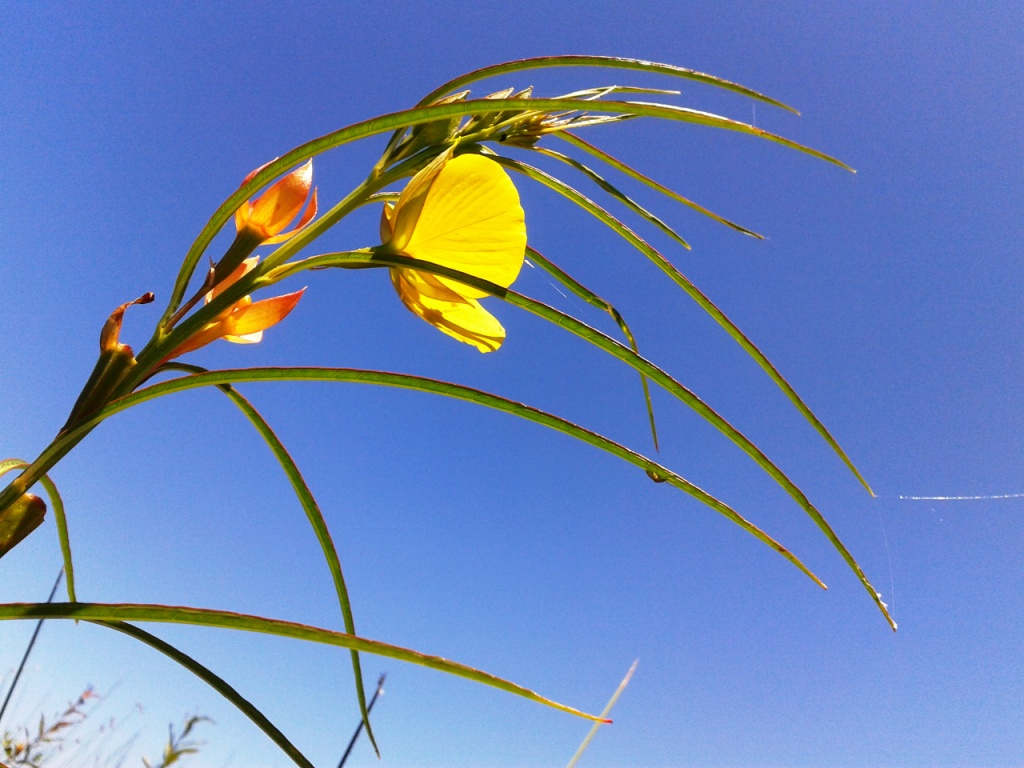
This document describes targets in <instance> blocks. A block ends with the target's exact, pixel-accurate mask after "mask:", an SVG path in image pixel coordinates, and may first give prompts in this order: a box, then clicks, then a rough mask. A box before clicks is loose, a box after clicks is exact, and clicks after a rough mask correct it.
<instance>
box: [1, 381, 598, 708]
mask: <svg viewBox="0 0 1024 768" xmlns="http://www.w3.org/2000/svg"><path fill="white" fill-rule="evenodd" d="M198 375H200V376H205V375H207V374H198ZM157 386H159V385H157ZM5 619H77V620H80V621H94V622H118V621H120V622H124V621H145V622H156V623H167V624H191V625H195V626H201V627H214V628H218V629H234V630H242V631H245V632H258V633H262V634H267V635H276V636H278V637H290V638H293V639H295V640H306V641H308V642H313V643H323V644H325V645H333V646H337V647H339V648H348V649H350V650H355V651H360V652H362V653H372V654H375V655H377V656H384V657H387V658H390V659H396V660H398V661H404V662H408V663H410V664H417V665H419V666H421V667H427V668H428V669H436V670H438V671H440V672H445V673H447V674H450V675H455V676H457V677H463V678H466V679H467V680H472V681H474V682H477V683H482V684H483V685H488V686H490V687H492V688H497V689H498V690H500V691H505V692H506V693H512V694H515V695H517V696H521V697H523V698H524V699H528V700H530V701H533V702H536V703H538V704H543V705H545V706H548V707H551V708H553V709H557V710H559V711H560V712H566V713H567V714H570V715H576V716H577V717H582V718H585V719H587V720H597V719H598V718H597V716H596V715H588V714H587V713H586V712H581V711H580V710H578V709H573V708H572V707H568V706H566V705H564V704H559V703H558V702H556V701H552V700H551V699H548V698H545V697H544V696H541V695H540V694H538V693H535V692H534V691H531V690H529V689H528V688H524V687H523V686H521V685H517V684H515V683H513V682H511V681H509V680H504V679H502V678H500V677H497V676H496V675H492V674H490V673H488V672H484V671H482V670H479V669H474V668H473V667H469V666H466V665H465V664H459V663H458V662H455V661H450V660H449V659H444V658H441V657H440V656H431V655H429V654H425V653H420V652H419V651H414V650H411V649H409V648H402V647H400V646H397V645H391V644H389V643H382V642H380V641H378V640H368V639H366V638H363V637H357V636H355V635H350V634H347V633H345V632H335V631H333V630H330V629H321V628H320V627H311V626H309V625H307V624H298V623H296V622H292V621H282V620H280V619H269V618H266V617H264V616H252V615H250V614H245V613H234V612H232V611H217V610H212V609H209V608H192V607H189V606H177V605H148V604H138V603H81V602H79V603H4V604H0V620H5Z"/></svg>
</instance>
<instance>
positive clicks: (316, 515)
mask: <svg viewBox="0 0 1024 768" xmlns="http://www.w3.org/2000/svg"><path fill="white" fill-rule="evenodd" d="M163 369H164V370H180V371H185V372H187V373H205V372H206V369H205V368H201V367H200V366H198V365H188V364H187V363H170V364H167V365H165V366H163ZM218 389H219V390H221V391H222V392H223V393H224V394H225V395H227V396H228V398H229V399H230V400H231V401H232V402H233V403H234V404H235V405H236V406H238V409H239V410H240V411H241V412H242V413H243V414H244V415H245V417H246V418H247V419H249V421H250V422H251V423H252V425H253V426H254V427H255V428H256V431H257V432H259V433H260V437H262V438H263V440H264V441H265V442H266V444H267V446H268V447H269V448H270V451H271V453H273V454H274V458H275V459H277V461H278V463H279V464H280V465H281V469H282V470H284V473H285V475H286V476H287V478H288V482H289V483H291V486H292V490H293V491H294V492H295V496H296V497H297V498H298V500H299V504H301V505H302V510H303V511H304V512H305V513H306V517H307V518H308V520H309V524H310V525H311V526H312V528H313V532H314V533H315V534H316V538H317V541H318V542H319V543H320V549H321V550H322V551H323V554H324V559H325V560H326V561H327V567H328V568H329V569H330V571H331V578H332V579H333V581H334V591H335V592H336V593H337V596H338V605H339V607H340V608H341V615H342V619H343V620H344V622H345V631H346V632H348V633H349V634H350V635H354V634H356V624H355V619H354V618H353V616H352V603H351V602H350V600H349V596H348V587H347V586H345V576H344V575H343V573H342V570H341V560H340V559H339V557H338V550H337V549H336V548H335V546H334V540H333V539H332V538H331V532H330V530H329V529H328V527H327V521H326V520H324V516H323V513H322V512H321V511H320V505H319V504H317V502H316V498H315V497H314V496H313V492H312V491H311V490H310V489H309V486H308V485H307V484H306V480H305V478H304V477H303V476H302V473H301V472H300V471H299V467H298V465H297V464H296V463H295V460H294V459H292V457H291V454H289V453H288V450H287V449H286V448H285V447H284V444H283V443H282V442H281V440H280V439H279V438H278V436H277V434H276V433H275V432H274V430H273V429H272V428H271V427H270V425H269V424H268V423H267V421H266V419H264V418H263V416H262V415H261V414H260V412H259V411H257V410H256V409H255V408H254V407H253V405H252V403H250V402H249V401H248V399H246V398H245V396H244V395H242V393H240V392H239V391H238V390H236V389H235V388H234V387H232V386H231V385H229V384H223V385H221V386H219V387H218ZM351 653H352V672H353V675H354V676H355V686H356V697H357V699H358V702H359V712H360V714H361V716H362V718H363V721H364V722H365V723H366V735H367V737H368V738H369V739H370V743H371V744H372V745H373V749H374V751H375V752H377V756H378V757H380V750H379V749H378V748H377V740H376V739H375V738H374V735H373V730H372V729H371V728H370V725H369V722H368V721H369V719H370V713H369V710H368V708H367V705H366V692H365V690H364V688H363V671H362V667H361V665H360V664H359V654H358V653H357V652H356V651H352V652H351Z"/></svg>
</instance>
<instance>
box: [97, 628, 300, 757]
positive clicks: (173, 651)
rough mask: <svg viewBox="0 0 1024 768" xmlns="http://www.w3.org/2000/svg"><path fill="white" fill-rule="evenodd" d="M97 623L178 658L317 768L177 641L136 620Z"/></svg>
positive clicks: (288, 752)
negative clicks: (172, 642)
mask: <svg viewBox="0 0 1024 768" xmlns="http://www.w3.org/2000/svg"><path fill="white" fill-rule="evenodd" d="M93 623H94V624H98V625H99V626H101V627H108V628H109V629H113V630H116V631H117V632H121V633H122V634H125V635H128V636H129V637H131V638H134V639H135V640H138V641H139V642H141V643H145V644H146V645H148V646H149V647H151V648H155V649H156V650H158V651H160V653H162V654H164V655H165V656H167V657H168V658H170V659H173V660H174V661H176V662H178V664H180V665H181V666H183V667H184V668H185V669H187V670H188V671H189V672H191V673H192V674H193V675H195V676H196V677H198V678H199V679H200V680H202V681H203V682H204V683H206V684H207V685H209V686H210V687H211V688H213V689H214V690H215V691H217V693H219V694H220V695H221V696H223V697H224V698H225V699H227V700H228V701H230V702H231V703H232V704H234V705H235V707H236V708H237V709H238V710H239V711H240V712H241V713H242V714H243V715H245V716H246V717H248V718H249V719H250V720H251V721H252V722H253V723H255V724H256V727H257V728H259V729H260V730H261V731H263V732H264V733H265V734H266V735H267V736H269V737H270V739H271V741H273V742H274V743H275V744H277V746H278V747H280V749H281V751H282V752H284V753H285V754H286V755H288V757H289V758H291V760H292V762H293V763H295V764H296V765H298V766H300V767H301V768H314V766H313V764H312V763H311V762H310V761H309V760H308V759H307V758H306V756H305V755H303V754H302V752H300V751H299V750H298V748H297V747H296V746H295V745H294V744H292V743H291V742H290V741H289V740H288V737H287V736H285V735H284V734H283V733H281V731H280V730H279V729H278V728H277V726H275V725H274V724H273V723H272V722H270V720H269V719H268V718H267V716H266V715H264V714H263V713H262V712H261V711H260V710H259V709H257V708H256V706H255V705H253V704H252V703H250V702H249V701H248V700H247V699H246V698H245V697H244V696H242V694H240V693H239V692H238V691H236V690H235V689H234V688H233V687H232V686H231V685H229V684H228V683H227V682H226V681H225V680H224V679H223V678H221V677H219V676H218V675H217V674H215V673H214V672H212V671H211V670H210V669H208V668H207V667H204V666H203V665H202V664H200V663H199V662H198V661H196V660H195V659H193V658H192V657H191V656H189V655H188V654H186V653H184V652H182V651H179V650H178V649H177V648H175V647H174V646H173V645H170V644H169V643H166V642H164V641H163V640H161V639H160V638H159V637H155V636H154V635H151V634H149V632H146V631H145V630H144V629H139V627H136V626H134V625H132V624H126V623H125V622H123V621H93Z"/></svg>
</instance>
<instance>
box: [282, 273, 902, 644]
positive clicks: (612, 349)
mask: <svg viewBox="0 0 1024 768" xmlns="http://www.w3.org/2000/svg"><path fill="white" fill-rule="evenodd" d="M373 262H376V263H378V264H380V265H387V266H400V267H411V268H414V269H419V270H423V271H425V272H431V273H433V274H437V275H441V276H442V277H448V278H451V279H454V280H459V281H460V282H463V283H466V284H467V285H470V286H473V287H474V288H477V289H479V290H481V291H485V292H487V293H488V294H490V295H492V296H495V297H497V298H499V299H502V300H503V301H507V302H508V303H510V304H513V305H515V306H518V307H521V308H522V309H525V310H527V311H528V312H531V313H533V314H535V315H537V316H538V317H543V318H544V319H546V320H549V321H550V322H552V323H555V324H556V325H559V326H561V327H563V328H565V329H566V330H567V331H569V332H570V333H573V334H575V335H576V336H579V337H580V338H581V339H584V340H586V341H589V342H590V343H591V344H594V345H595V346H597V347H599V348H601V349H603V350H604V351H606V352H608V353H609V354H611V355H614V356H615V357H617V358H619V359H620V360H621V361H622V362H624V363H626V364H627V365H629V366H630V367H632V368H633V369H635V370H636V371H638V372H639V373H640V374H641V375H642V376H645V377H647V378H649V379H651V380H652V381H654V382H655V383H657V384H658V385H659V386H661V387H662V388H663V389H665V390H666V391H667V392H669V393H670V394H672V395H673V396H675V397H677V398H678V399H679V400H681V401H682V402H684V403H686V404H687V405H688V406H689V407H690V408H692V409H693V410H694V411H696V412H697V413H698V414H700V415H701V416H702V417H703V418H704V419H706V420H707V421H708V422H709V423H710V424H712V425H713V426H714V427H715V428H716V429H718V430H719V431H720V432H722V434H724V435H725V436H726V437H728V438H729V439H730V440H732V441H733V442H734V443H736V445H738V446H739V447H740V448H741V449H743V451H744V452H745V453H746V454H747V455H748V456H750V457H751V458H752V459H753V460H754V461H756V462H757V464H758V465H759V466H760V467H761V468H762V469H763V470H764V471H765V472H766V473H767V474H768V475H769V476H770V477H772V478H773V479H774V480H775V481H776V482H777V483H778V484H779V486H780V487H782V488H783V490H785V491H786V493H787V494H789V496H790V497H791V498H792V499H793V500H794V501H796V502H797V504H799V505H800V507H801V508H802V509H803V510H804V511H805V512H806V513H807V515H808V516H809V517H810V518H811V519H812V520H813V521H814V523H815V525H817V526H818V528H819V529H820V530H821V531H822V533H824V534H825V537H826V538H827V539H828V540H829V542H831V544H832V546H833V547H834V548H835V549H836V551H837V552H839V554H840V556H841V557H842V558H843V560H844V561H845V562H846V564H847V565H848V566H849V568H850V569H851V570H852V571H853V573H854V575H855V576H856V577H857V579H858V580H859V581H860V582H861V585H862V586H863V587H864V588H865V589H866V590H867V592H868V594H869V595H870V596H871V599H872V601H873V602H874V603H875V605H876V606H877V607H878V608H879V610H880V611H881V612H882V615H883V616H884V617H885V619H886V621H887V622H888V623H889V625H890V626H891V627H892V628H893V629H895V628H896V623H895V622H894V621H893V619H892V616H890V614H889V610H888V606H886V604H885V603H884V602H883V601H882V597H881V595H880V594H879V593H878V592H877V591H876V590H875V588H874V587H873V586H872V585H871V582H870V581H869V580H868V578H867V575H866V574H865V573H864V571H863V569H861V567H860V565H859V564H858V563H857V561H856V560H855V559H854V557H853V555H852V554H851V553H850V551H849V550H848V549H847V548H846V545H844V544H843V543H842V541H841V540H840V539H839V536H838V535H837V534H836V532H835V531H834V530H833V529H832V527H831V526H830V525H829V524H828V521H826V520H825V518H824V516H823V515H822V514H821V513H820V512H819V511H818V510H817V508H816V507H815V506H814V505H813V504H811V502H810V500H809V499H808V498H807V496H806V495H805V494H804V493H803V491H801V490H800V489H799V488H798V487H797V486H796V484H795V483H793V481H792V480H790V479H789V477H787V476H786V474H785V473H784V472H783V471H782V470H781V469H779V468H778V467H777V466H776V465H775V464H774V462H772V461H771V459H769V458H768V457H767V456H766V455H765V454H764V452H762V451H761V449H759V448H758V447H757V446H756V445H754V443H752V442H751V441H750V439H749V438H747V437H746V436H745V435H744V434H743V433H742V432H740V431H739V430H738V429H736V428H735V427H734V426H732V424H730V423H729V422H728V421H726V420H725V419H724V418H723V417H722V416H721V415H719V414H718V413H717V412H716V411H715V410H714V409H713V408H711V407H710V406H709V405H707V404H706V403H705V402H704V401H703V400H701V399H700V398H699V397H698V396H697V395H696V394H694V393H693V392H691V391H690V390H689V389H687V388H686V387H684V386H683V385H682V384H680V383H679V382H678V381H676V380H675V379H674V378H672V377H671V376H670V375H669V374H668V373H666V372H665V371H663V370H662V369H661V368H658V367H657V366H656V365H654V364H653V363H651V362H650V361H648V360H645V359H644V358H642V357H640V356H639V355H638V354H636V351H635V350H630V349H627V348H626V347H624V346H623V345H622V344H619V343H618V342H617V341H615V340H613V339H611V338H609V337H608V336H605V335H604V334H603V333H601V332H600V331H597V330H595V329H594V328H591V327H590V326H588V325H586V324H584V323H582V322H580V321H579V320H577V319H576V318H574V317H572V316H570V315H566V314H564V313H562V312H559V311H558V310H557V309H555V308H553V307H549V306H548V305H546V304H542V303H541V302H538V301H535V300H533V299H530V298H528V297H526V296H523V295H522V294H520V293H517V292H515V291H513V290H511V289H507V288H502V287H501V286H498V285H495V284H494V283H489V282H487V281H486V280H480V279H479V278H476V277H473V276H472V275H468V274H466V273H464V272H458V271H456V270H453V269H448V268H446V267H441V266H439V265H437V264H431V263H430V262H424V261H418V260H417V259H411V258H408V257H406V256H393V255H389V254H385V253H377V254H373V255H372V256H371V255H367V254H365V253H345V254H325V255H322V256H316V257H312V258H310V259H308V260H306V261H305V262H297V263H295V264H293V265H292V269H293V270H295V271H298V270H299V269H301V268H311V267H312V265H327V264H331V263H335V264H336V265H337V266H342V265H345V264H348V263H362V264H367V263H373ZM307 265H308V266H307Z"/></svg>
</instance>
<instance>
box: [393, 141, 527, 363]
mask: <svg viewBox="0 0 1024 768" xmlns="http://www.w3.org/2000/svg"><path fill="white" fill-rule="evenodd" d="M381 239H382V240H383V242H384V249H385V250H387V251H390V252H392V253H396V254H402V255H405V256H410V257H412V258H414V259H421V260H423V261H429V262H431V263H432V264H437V265H439V266H442V267H448V268H450V269H456V270H458V271H460V272H465V273H466V274H469V275H473V276H474V277H478V278H481V279H483V280H487V281H489V282H492V283H495V284H497V285H500V286H501V287H503V288H507V287H508V286H510V285H512V282H513V281H514V280H515V279H516V277H517V276H518V275H519V270H520V269H521V268H522V266H523V255H524V253H525V251H526V223H525V221H524V218H523V209H522V206H520V204H519V193H518V192H517V191H516V188H515V185H514V184H513V183H512V180H511V179H510V178H509V177H508V174H506V173H505V171H504V170H503V169H502V168H501V166H500V165H498V164H497V163H496V162H494V161H493V160H489V159H487V158H486V157H481V156H480V155H459V156H458V157H455V158H452V156H451V151H450V150H449V151H448V152H446V153H444V154H443V155H441V156H439V157H438V158H437V159H436V160H434V161H433V162H432V163H431V164H430V165H428V166H427V167H426V168H424V169H423V170H422V171H420V172H419V173H417V174H416V175H415V176H414V177H413V178H412V180H411V181H410V182H409V185H408V186H407V187H406V188H405V190H404V191H403V192H402V194H401V196H400V197H399V199H398V203H397V204H396V205H395V206H394V208H393V209H392V207H391V206H390V205H386V206H385V207H384V213H383V216H382V217H381ZM391 283H392V285H394V287H395V290H396V291H397V292H398V296H399V298H400V299H401V300H402V303H403V304H405V306H406V307H407V308H408V309H409V310H410V311H412V312H413V314H415V315H417V316H418V317H421V318H423V319H424V320H426V321H427V322H428V323H430V324H431V325H433V326H434V327H435V328H437V329H438V330H439V331H441V332H442V333H446V334H448V335H449V336H451V337H453V338H455V339H458V340H459V341H461V342H464V343H466V344H471V345H472V346H474V347H476V348H477V349H479V350H480V351H481V352H493V351H494V350H496V349H497V348H498V347H500V346H501V343H502V341H504V339H505V329H504V328H502V327H501V323H499V322H498V320H497V319H496V318H495V317H494V316H493V315H491V314H490V313H489V312H488V311H487V310H485V309H484V308H483V307H482V306H480V302H479V301H477V299H480V298H483V297H484V296H487V293H485V292H484V291H480V290H477V289H476V288H472V287H470V286H468V285H465V284H464V283H460V282H458V281H456V280H451V279H449V278H445V277H439V276H437V275H432V274H430V273H429V272H423V271H420V270H415V269H408V268H404V267H393V268H392V269H391Z"/></svg>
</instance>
